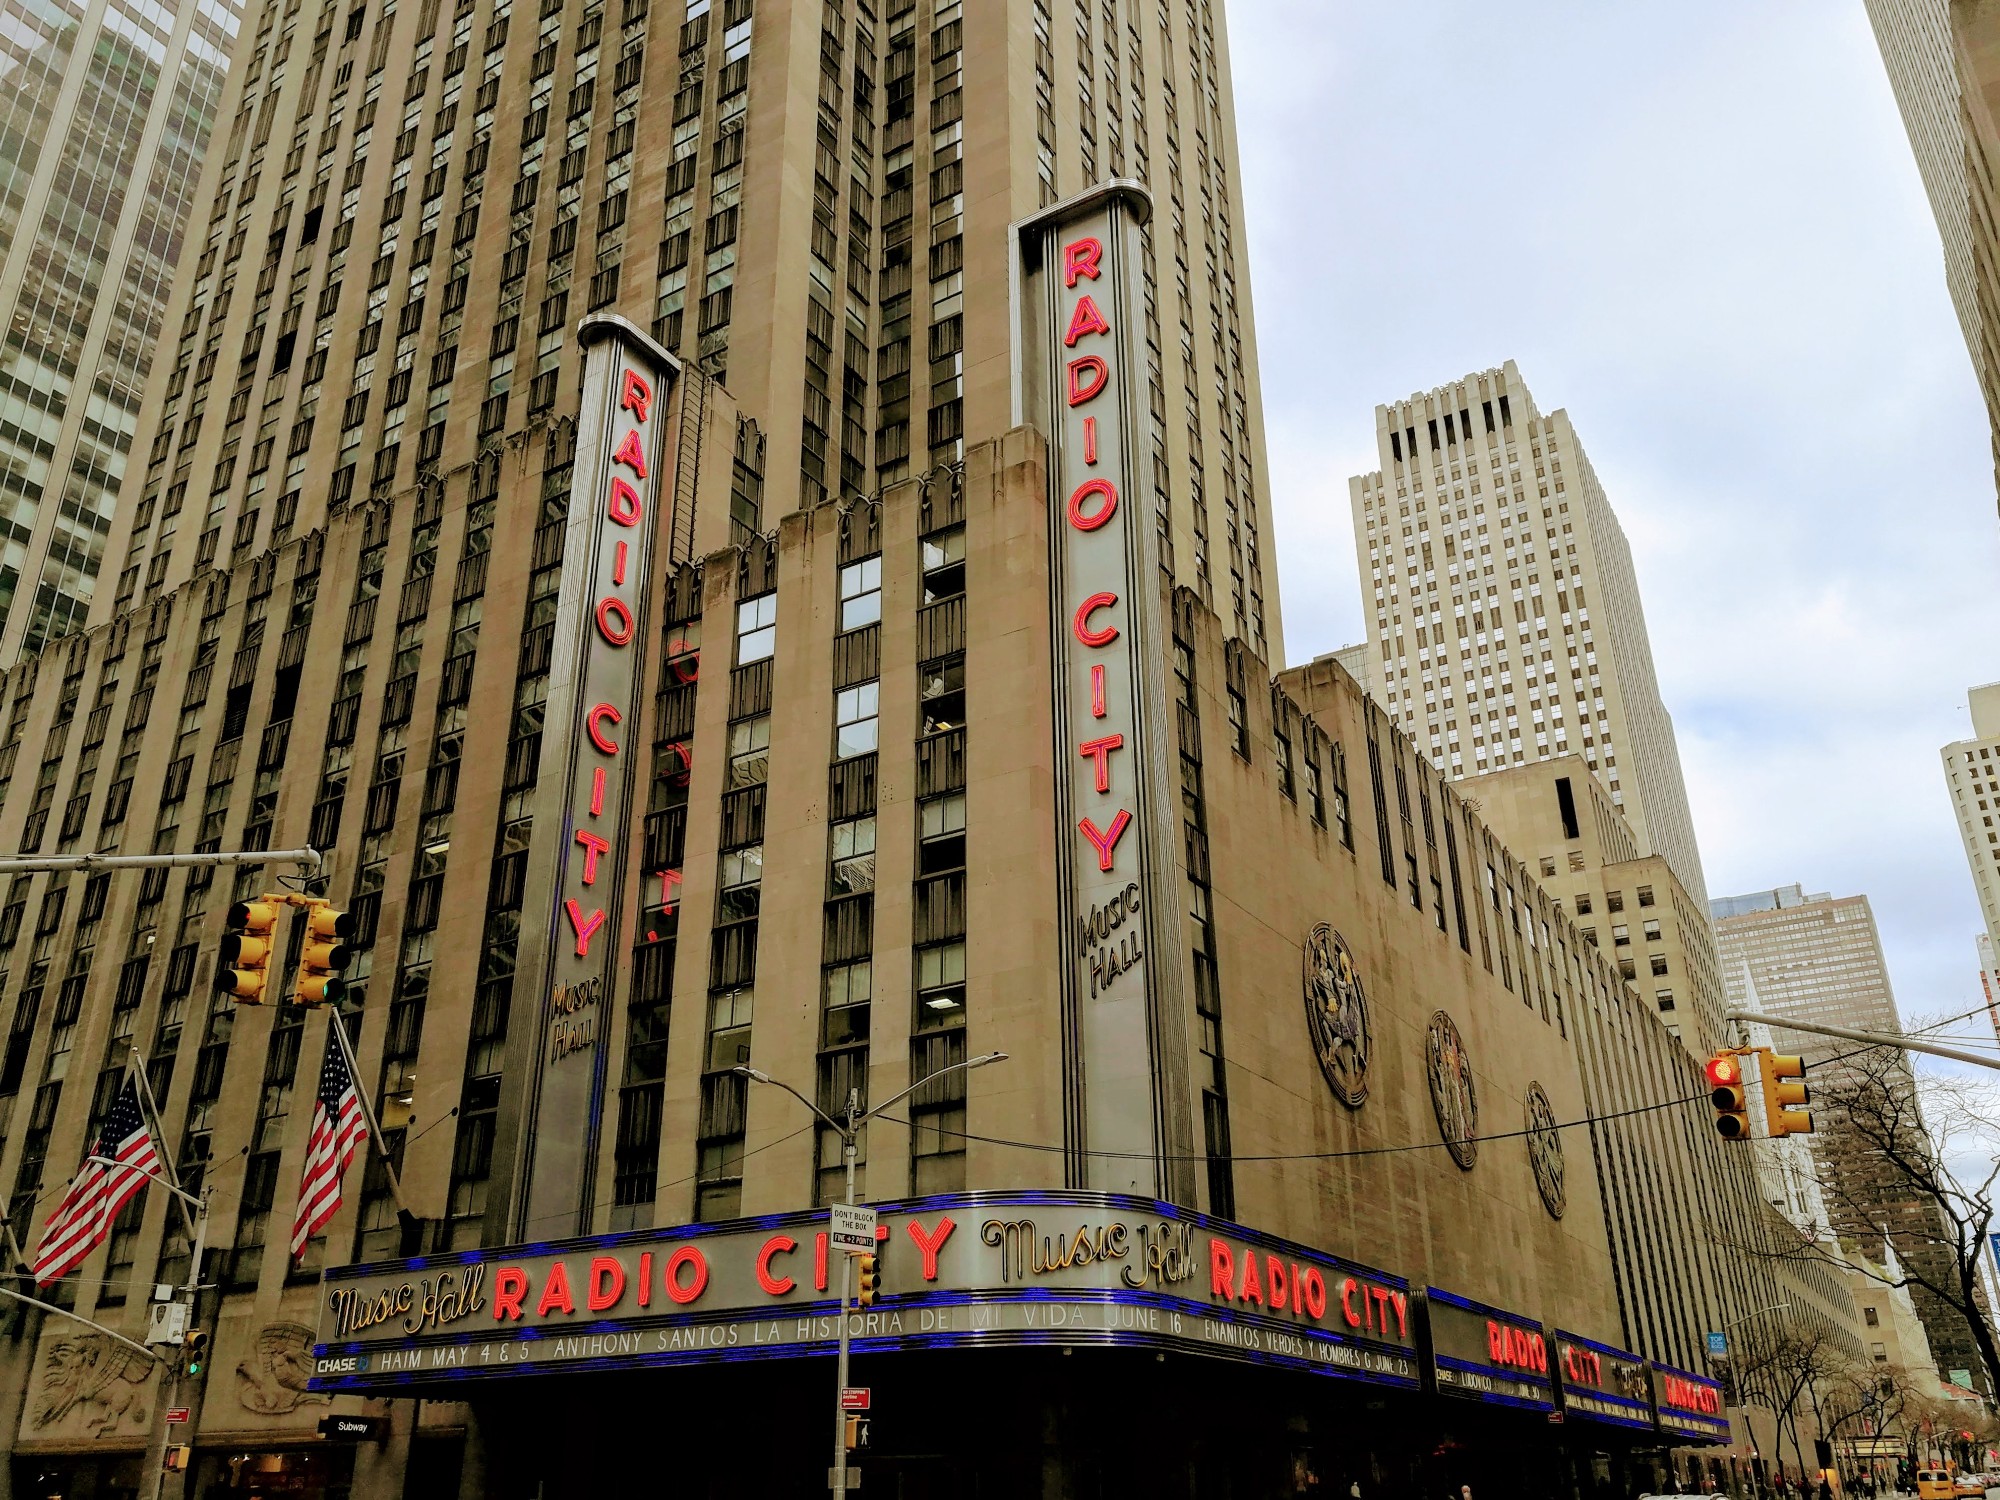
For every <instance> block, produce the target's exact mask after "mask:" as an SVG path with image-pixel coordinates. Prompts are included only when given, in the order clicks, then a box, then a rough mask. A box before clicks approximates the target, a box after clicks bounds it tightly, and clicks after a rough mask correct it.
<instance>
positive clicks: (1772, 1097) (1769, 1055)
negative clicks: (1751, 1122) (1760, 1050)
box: [1764, 1052, 1813, 1137]
mask: <svg viewBox="0 0 2000 1500" xmlns="http://www.w3.org/2000/svg"><path fill="white" fill-rule="evenodd" d="M1805 1076H1806V1063H1805V1059H1804V1058H1802V1057H1790V1056H1787V1055H1785V1054H1784V1053H1780V1052H1766V1053H1765V1054H1764V1121H1765V1124H1766V1125H1767V1126H1768V1127H1769V1129H1770V1132H1771V1134H1772V1135H1773V1136H1774V1137H1775V1136H1781V1135H1811V1134H1812V1128H1813V1118H1812V1111H1810V1110H1808V1109H1807V1108H1806V1107H1805V1106H1806V1105H1807V1104H1808V1103H1809V1102H1810V1101H1811V1098H1812V1096H1811V1095H1810V1094H1809V1093H1808V1092H1807V1091H1806V1085H1805Z"/></svg>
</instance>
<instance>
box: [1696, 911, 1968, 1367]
mask: <svg viewBox="0 0 2000 1500" xmlns="http://www.w3.org/2000/svg"><path fill="white" fill-rule="evenodd" d="M1711 913H1712V915H1714V917H1715V919H1716V921H1715V934H1716V942H1717V945H1718V948H1719V951H1720V955H1721V963H1722V979H1723V984H1724V986H1725V988H1726V990H1727V993H1728V996H1729V1005H1730V1008H1731V1009H1732V1010H1745V1011H1750V1012H1754V1013H1759V1014H1763V1015H1768V1016H1786V1017H1794V1018H1796V1019H1798V1020H1801V1021H1817V1022H1821V1023H1823V1024H1826V1025H1830V1026H1842V1027H1848V1028H1851V1029H1853V1030H1858V1031H1882V1032H1896V1031H1900V1030H1901V1029H1902V1021H1901V1019H1900V1018H1899V1017H1898V1015H1897V1012H1896V997H1895V994H1894V991H1893V990H1892V988H1891V986H1890V983H1889V968H1888V964H1887V963H1886V962H1885V960H1884V959H1883V957H1882V940H1881V937H1880V935H1879V933H1878V932H1877V931H1876V927H1875V914H1874V911H1873V910H1872V909H1871V907H1870V906H1869V904H1868V898H1867V897H1866V896H1839V897H1836V896H1833V895H1831V894H1828V893H1824V892H1821V893H1818V894H1808V893H1807V892H1806V891H1805V890H1804V889H1803V888H1802V887H1800V886H1797V885H1791V886H1781V887H1778V888H1776V889H1773V890H1769V891H1759V892H1755V893H1752V894H1748V895H1742V896H1725V897H1720V898H1718V899H1717V900H1716V901H1715V902H1714V904H1713V905H1712V907H1711ZM1772 1045H1774V1046H1775V1047H1777V1048H1778V1049H1779V1050H1780V1051H1782V1052H1787V1053H1794V1054H1797V1055H1798V1056H1801V1057H1803V1058H1805V1059H1806V1061H1807V1063H1808V1064H1809V1065H1811V1066H1812V1067H1813V1068H1814V1069H1815V1070H1816V1071H1817V1073H1818V1074H1819V1076H1820V1077H1821V1078H1822V1079H1823V1080H1826V1081H1827V1082H1829V1083H1831V1082H1833V1081H1835V1080H1836V1079H1838V1078H1839V1077H1840V1076H1841V1075H1842V1072H1843V1068H1844V1066H1851V1065H1844V1063H1843V1059H1845V1058H1847V1057H1849V1056H1851V1055H1852V1054H1853V1053H1854V1047H1853V1045H1852V1044H1851V1043H1846V1042H1839V1041H1835V1040H1833V1039H1832V1038H1830V1037H1824V1036H1817V1035H1814V1034H1813V1033H1811V1032H1804V1031H1787V1030H1785V1029H1784V1028H1782V1027H1777V1026H1774V1027H1773V1028H1772ZM1894 1068H1895V1077H1894V1079H1893V1081H1892V1086H1893V1087H1899V1088H1902V1089H1907V1090H1910V1091H1912V1093H1914V1091H1915V1088H1916V1084H1915V1079H1914V1076H1913V1075H1912V1074H1911V1072H1910V1070H1909V1065H1908V1063H1907V1061H1905V1060H1903V1059H1901V1058H1900V1057H1899V1058H1897V1060H1896V1062H1895V1063H1894ZM1815 1124H1816V1125H1817V1127H1818V1129H1817V1130H1816V1132H1815V1133H1814V1134H1813V1136H1812V1137H1811V1142H1812V1147H1813V1151H1814V1153H1815V1155H1816V1156H1817V1157H1818V1159H1819V1169H1820V1180H1821V1183H1822V1185H1823V1186H1824V1189H1825V1197H1826V1206H1827V1211H1828V1214H1829V1216H1830V1217H1831V1219H1832V1221H1833V1227H1834V1229H1835V1231H1836V1232H1837V1233H1838V1234H1839V1235H1840V1236H1841V1237H1842V1238H1843V1239H1844V1240H1852V1241H1854V1242H1857V1243H1859V1244H1860V1245H1861V1246H1862V1247H1863V1248H1864V1249H1867V1248H1869V1247H1871V1246H1874V1245H1879V1244H1880V1243H1881V1242H1882V1239H1883V1237H1884V1236H1885V1235H1886V1236H1887V1238H1888V1239H1889V1241H1890V1243H1891V1244H1893V1245H1894V1246H1895V1251H1896V1254H1898V1255H1899V1256H1901V1257H1902V1259H1903V1260H1904V1261H1905V1262H1906V1263H1908V1264H1910V1265H1914V1266H1920V1267H1922V1268H1923V1270H1924V1271H1925V1273H1926V1274H1927V1275H1929V1276H1931V1277H1932V1278H1933V1279H1935V1280H1943V1281H1945V1282H1946V1283H1947V1284H1948V1278H1949V1277H1950V1274H1951V1273H1950V1261H1949V1260H1948V1259H1947V1258H1946V1257H1945V1255H1944V1252H1943V1251H1942V1250H1941V1249H1940V1242H1941V1241H1942V1240H1944V1239H1945V1238H1946V1237H1947V1236H1948V1231H1947V1229H1946V1227H1945V1225H1944V1223H1943V1221H1942V1219H1941V1218H1940V1217H1939V1215H1938V1212H1937V1209H1936V1206H1935V1204H1932V1203H1928V1202H1926V1201H1924V1200H1923V1199H1922V1198H1921V1197H1919V1196H1918V1195H1916V1194H1915V1193H1914V1192H1913V1191H1912V1190H1911V1189H1910V1188H1909V1187H1908V1186H1907V1185H1906V1184H1905V1183H1904V1182H1903V1181H1902V1180H1900V1179H1898V1178H1897V1177H1896V1176H1895V1175H1894V1174H1893V1173H1892V1172H1890V1171H1889V1170H1888V1169H1886V1168H1885V1167H1884V1166H1883V1164H1882V1163H1881V1161H1880V1160H1879V1157H1880V1153H1879V1152H1876V1151H1873V1150H1871V1149H1870V1148H1869V1147H1868V1145H1867V1144H1866V1143H1865V1142H1864V1141H1862V1140H1860V1139H1859V1138H1858V1137H1857V1136H1856V1135H1855V1134H1854V1133H1853V1132H1852V1131H1850V1130H1849V1129H1848V1128H1846V1126H1845V1125H1844V1124H1843V1122H1842V1121H1841V1119H1840V1118H1839V1116H1838V1113H1837V1112H1836V1111H1834V1110H1831V1109H1822V1110H1820V1111H1819V1112H1818V1113H1817V1114H1816V1115H1815ZM1909 1149H1910V1150H1912V1151H1915V1152H1928V1151H1929V1150H1930V1147H1929V1144H1928V1143H1927V1142H1925V1141H1922V1140H1919V1139H1915V1138H1913V1139H1912V1140H1911V1141H1910V1142H1909ZM1912 1295H1913V1296H1914V1297H1915V1298H1916V1302H1917V1309H1918V1311H1919V1313H1920V1314H1921V1315H1922V1317H1923V1320H1924V1327H1925V1328H1926V1329H1927V1330H1928V1332H1929V1335H1930V1341H1931V1347H1932V1349H1933V1350H1934V1351H1935V1352H1936V1354H1937V1357H1938V1361H1939V1364H1940V1365H1942V1366H1944V1367H1946V1368H1954V1367H1957V1368H1966V1369H1973V1370H1978V1369H1980V1368H1981V1364H1980V1360H1979V1358H1978V1354H1977V1350H1976V1347H1975V1345H1974V1343H1973V1339H1972V1335H1971V1332H1970V1330H1969V1329H1968V1328H1967V1327H1966V1325H1965V1320H1964V1319H1963V1318H1962V1317H1960V1316H1959V1315H1958V1314H1957V1313H1956V1312H1954V1311H1953V1310H1952V1309H1951V1308H1949V1307H1947V1306H1946V1305H1945V1304H1944V1303H1943V1302H1941V1301H1940V1300H1939V1299H1938V1298H1937V1296H1936V1295H1935V1294H1934V1293H1932V1292H1930V1291H1928V1290H1927V1289H1926V1288H1924V1287H1921V1286H1915V1287H1913V1288H1912Z"/></svg>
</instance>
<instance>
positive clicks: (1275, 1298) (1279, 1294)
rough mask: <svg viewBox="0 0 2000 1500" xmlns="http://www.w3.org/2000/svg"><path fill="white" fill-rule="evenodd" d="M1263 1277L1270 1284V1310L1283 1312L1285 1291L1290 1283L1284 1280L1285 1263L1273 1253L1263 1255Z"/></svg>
mask: <svg viewBox="0 0 2000 1500" xmlns="http://www.w3.org/2000/svg"><path fill="white" fill-rule="evenodd" d="M1264 1279H1265V1280H1266V1281H1267V1282H1269V1283H1270V1285H1271V1311H1272V1312H1283V1311H1284V1309H1285V1293H1286V1292H1287V1290H1288V1289H1289V1288H1290V1285H1291V1283H1290V1282H1288V1281H1286V1280H1285V1263H1284V1262H1283V1261H1281V1260H1279V1259H1278V1257H1277V1256H1275V1255H1267V1256H1265V1257H1264Z"/></svg>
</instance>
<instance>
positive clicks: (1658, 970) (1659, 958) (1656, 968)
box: [1653, 953, 1667, 974]
mask: <svg viewBox="0 0 2000 1500" xmlns="http://www.w3.org/2000/svg"><path fill="white" fill-rule="evenodd" d="M1653 972H1654V973H1655V974H1664V973H1666V972H1667V955H1666V954H1664V953H1655V954H1654V955H1653Z"/></svg>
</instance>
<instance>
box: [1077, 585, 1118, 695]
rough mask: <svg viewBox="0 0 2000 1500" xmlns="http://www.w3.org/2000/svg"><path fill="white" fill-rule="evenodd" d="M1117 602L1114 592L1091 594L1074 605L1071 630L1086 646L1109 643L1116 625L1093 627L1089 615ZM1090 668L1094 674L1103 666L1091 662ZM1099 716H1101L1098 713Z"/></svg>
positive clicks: (1115, 632) (1115, 631)
mask: <svg viewBox="0 0 2000 1500" xmlns="http://www.w3.org/2000/svg"><path fill="white" fill-rule="evenodd" d="M1117 602H1118V596H1117V595H1116V594H1111V593H1104V594H1092V595H1091V596H1090V597H1089V598H1088V599H1086V600H1084V601H1083V603H1081V604H1079V605H1078V606H1077V607H1076V616H1075V618H1073V619H1072V620H1071V621H1070V630H1071V632H1072V633H1073V634H1074V635H1075V636H1076V638H1077V639H1078V640H1079V641H1081V642H1082V643H1083V644H1084V645H1086V646H1090V647H1098V646H1108V645H1110V644H1111V643H1112V642H1113V641H1115V640H1117V639H1118V627H1117V626H1116V625H1106V626H1103V627H1102V628H1099V627H1095V626H1093V625H1092V624H1091V623H1090V617H1091V616H1092V615H1094V614H1096V613H1097V612H1098V611H1099V610H1100V609H1109V608H1111V606H1112V605H1114V604H1116V603H1117ZM1090 670H1091V672H1092V673H1093V674H1094V675H1095V674H1101V673H1102V672H1103V671H1104V668H1103V666H1102V665H1101V664H1093V665H1092V667H1091V669H1090ZM1100 717H1102V716H1101V715H1100Z"/></svg>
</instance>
